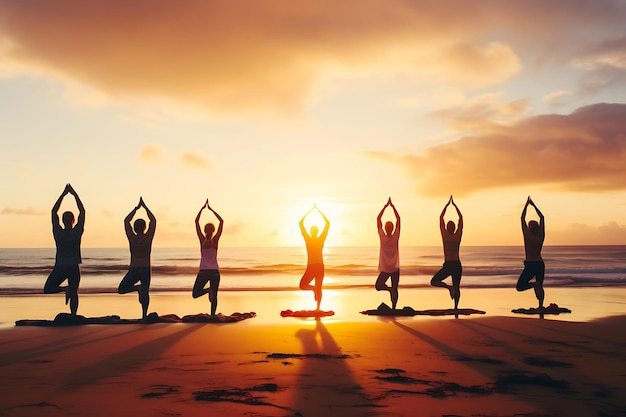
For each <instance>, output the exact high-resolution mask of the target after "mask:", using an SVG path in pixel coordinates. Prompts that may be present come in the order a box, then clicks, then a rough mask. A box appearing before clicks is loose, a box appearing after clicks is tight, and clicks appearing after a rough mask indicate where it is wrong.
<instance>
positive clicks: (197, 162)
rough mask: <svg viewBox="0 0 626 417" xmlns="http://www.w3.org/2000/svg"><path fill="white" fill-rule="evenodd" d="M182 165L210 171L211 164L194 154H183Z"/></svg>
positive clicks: (181, 156)
mask: <svg viewBox="0 0 626 417" xmlns="http://www.w3.org/2000/svg"><path fill="white" fill-rule="evenodd" d="M180 163H181V164H182V165H183V166H184V167H186V168H191V169H203V170H210V169H211V168H212V167H211V164H210V163H209V162H208V161H207V159H206V158H205V157H203V156H202V155H199V154H197V153H194V152H183V153H181V154H180Z"/></svg>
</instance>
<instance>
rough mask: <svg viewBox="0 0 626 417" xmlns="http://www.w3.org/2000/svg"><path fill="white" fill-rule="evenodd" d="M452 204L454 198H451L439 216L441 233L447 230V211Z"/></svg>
mask: <svg viewBox="0 0 626 417" xmlns="http://www.w3.org/2000/svg"><path fill="white" fill-rule="evenodd" d="M450 202H452V196H450V199H449V200H448V202H447V203H446V205H445V206H443V210H441V214H440V215H439V230H441V233H443V232H444V231H445V230H446V221H445V219H444V217H445V215H446V211H447V210H448V206H449V205H450Z"/></svg>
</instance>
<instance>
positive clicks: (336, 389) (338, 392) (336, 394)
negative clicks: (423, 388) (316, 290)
mask: <svg viewBox="0 0 626 417" xmlns="http://www.w3.org/2000/svg"><path fill="white" fill-rule="evenodd" d="M296 337H297V338H298V339H299V340H300V343H301V344H302V356H301V357H302V361H301V364H300V365H299V366H300V368H299V370H298V373H297V380H296V383H295V387H294V388H295V391H296V392H295V393H294V394H293V406H292V407H291V408H292V409H293V410H294V411H296V412H297V413H300V414H296V415H304V416H308V415H313V416H324V415H341V416H345V417H350V416H355V417H356V416H363V415H366V414H367V415H375V414H373V413H371V410H372V408H373V407H377V405H376V404H374V403H373V402H371V401H370V400H369V399H368V398H367V395H366V393H365V392H364V390H363V387H361V385H360V384H359V383H358V382H357V381H356V379H355V378H354V375H353V373H352V370H351V369H350V366H349V361H350V360H352V359H353V358H352V357H350V356H348V355H344V354H343V353H342V351H341V348H340V347H339V346H338V345H337V343H336V342H335V340H334V339H333V337H332V335H331V334H330V333H329V331H328V329H327V328H326V326H324V324H323V323H322V320H320V319H318V320H316V322H315V327H314V328H313V329H300V330H298V331H297V332H296Z"/></svg>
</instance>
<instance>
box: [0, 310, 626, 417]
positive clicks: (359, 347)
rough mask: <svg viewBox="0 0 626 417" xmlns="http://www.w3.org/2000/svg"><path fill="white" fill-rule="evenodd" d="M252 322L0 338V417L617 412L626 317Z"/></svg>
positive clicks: (26, 331) (4, 333) (27, 331)
mask: <svg viewBox="0 0 626 417" xmlns="http://www.w3.org/2000/svg"><path fill="white" fill-rule="evenodd" d="M255 320H257V319H256V318H255V319H249V320H245V321H243V322H239V323H232V324H189V323H178V324H152V325H87V326H76V327H61V328H37V327H14V328H10V329H3V330H0V340H1V341H0V376H1V377H0V384H1V387H0V390H1V392H2V396H1V397H0V398H1V399H0V415H3V416H34V415H37V416H71V415H76V416H137V415H145V416H195V415H198V416H200V415H220V416H242V415H247V416H416V415H417V416H444V415H445V416H467V417H469V416H498V417H505V416H507V417H508V416H533V417H536V416H572V415H589V416H591V415H603V416H623V415H626V414H625V413H626V412H625V411H624V410H626V353H625V352H626V349H625V348H626V333H624V331H623V329H624V328H625V326H626V316H616V317H609V318H604V319H599V320H594V321H587V322H568V321H563V320H552V319H543V320H542V319H539V318H534V317H493V316H492V317H489V316H471V317H470V318H461V319H458V320H456V319H450V318H448V319H429V318H423V317H420V318H419V319H415V318H403V319H397V320H394V319H389V318H381V317H367V320H365V321H345V320H344V321H340V320H334V321H333V320H328V321H327V320H325V319H322V320H318V321H316V320H314V319H296V318H285V319H281V321H279V322H277V323H276V324H267V323H263V322H262V321H255Z"/></svg>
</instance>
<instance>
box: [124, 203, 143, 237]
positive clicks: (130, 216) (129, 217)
mask: <svg viewBox="0 0 626 417" xmlns="http://www.w3.org/2000/svg"><path fill="white" fill-rule="evenodd" d="M139 207H140V206H139V205H138V206H136V207H135V208H133V209H132V210H131V211H130V213H128V215H127V216H126V217H124V230H125V231H126V237H128V238H130V237H131V236H133V235H134V234H135V232H133V228H132V226H131V225H130V221H131V220H132V219H133V217H135V213H137V210H139Z"/></svg>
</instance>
